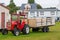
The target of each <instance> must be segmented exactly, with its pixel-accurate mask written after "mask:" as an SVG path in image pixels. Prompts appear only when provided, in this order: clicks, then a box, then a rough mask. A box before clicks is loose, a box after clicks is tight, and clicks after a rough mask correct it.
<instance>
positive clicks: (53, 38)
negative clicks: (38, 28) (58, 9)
mask: <svg viewBox="0 0 60 40" xmlns="http://www.w3.org/2000/svg"><path fill="white" fill-rule="evenodd" d="M0 40H60V23H59V22H57V23H56V25H55V26H52V27H50V32H47V33H43V32H30V34H29V35H23V34H21V35H20V36H13V34H12V33H11V32H9V34H8V35H2V34H1V33H0Z"/></svg>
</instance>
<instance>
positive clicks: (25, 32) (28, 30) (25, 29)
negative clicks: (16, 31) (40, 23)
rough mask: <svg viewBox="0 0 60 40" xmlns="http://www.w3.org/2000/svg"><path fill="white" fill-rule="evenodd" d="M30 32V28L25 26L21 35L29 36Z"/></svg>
mask: <svg viewBox="0 0 60 40" xmlns="http://www.w3.org/2000/svg"><path fill="white" fill-rule="evenodd" d="M29 32H30V28H29V26H28V25H25V26H24V28H23V34H29Z"/></svg>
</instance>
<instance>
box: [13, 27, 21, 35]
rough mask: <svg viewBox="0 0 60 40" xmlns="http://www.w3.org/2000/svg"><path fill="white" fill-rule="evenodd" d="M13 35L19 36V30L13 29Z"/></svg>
mask: <svg viewBox="0 0 60 40" xmlns="http://www.w3.org/2000/svg"><path fill="white" fill-rule="evenodd" d="M12 33H13V35H15V36H19V34H20V30H18V29H17V27H15V28H14V30H13V31H12Z"/></svg>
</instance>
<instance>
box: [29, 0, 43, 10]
mask: <svg viewBox="0 0 60 40" xmlns="http://www.w3.org/2000/svg"><path fill="white" fill-rule="evenodd" d="M28 3H30V4H33V3H35V0H28ZM41 8H42V7H41V5H39V4H37V9H41Z"/></svg>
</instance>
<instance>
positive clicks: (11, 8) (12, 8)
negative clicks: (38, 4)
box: [8, 0, 19, 14]
mask: <svg viewBox="0 0 60 40" xmlns="http://www.w3.org/2000/svg"><path fill="white" fill-rule="evenodd" d="M8 7H9V8H10V13H11V14H12V13H14V12H16V11H17V10H18V9H19V7H16V5H15V4H14V2H13V0H11V1H10V4H9V5H8Z"/></svg>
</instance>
